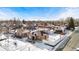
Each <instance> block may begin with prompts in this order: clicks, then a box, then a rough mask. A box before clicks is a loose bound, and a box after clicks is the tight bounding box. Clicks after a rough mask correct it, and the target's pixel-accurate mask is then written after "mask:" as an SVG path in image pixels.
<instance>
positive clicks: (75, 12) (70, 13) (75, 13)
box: [55, 8, 79, 19]
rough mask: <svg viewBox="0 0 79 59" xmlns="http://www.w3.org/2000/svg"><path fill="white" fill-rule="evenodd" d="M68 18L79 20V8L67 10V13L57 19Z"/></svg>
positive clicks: (61, 14)
mask: <svg viewBox="0 0 79 59" xmlns="http://www.w3.org/2000/svg"><path fill="white" fill-rule="evenodd" d="M66 17H74V18H79V8H65V11H64V12H62V13H60V14H59V15H57V16H56V18H55V19H60V18H66Z"/></svg>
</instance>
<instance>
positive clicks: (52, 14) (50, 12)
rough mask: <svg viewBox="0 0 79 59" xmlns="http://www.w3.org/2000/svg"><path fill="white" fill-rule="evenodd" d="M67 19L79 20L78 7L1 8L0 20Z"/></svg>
mask: <svg viewBox="0 0 79 59" xmlns="http://www.w3.org/2000/svg"><path fill="white" fill-rule="evenodd" d="M66 17H74V18H79V8H78V7H73V8H72V7H68V8H67V7H0V20H9V19H13V18H17V19H18V18H19V19H21V20H23V19H25V20H36V21H38V20H45V21H46V20H59V19H65V18H66Z"/></svg>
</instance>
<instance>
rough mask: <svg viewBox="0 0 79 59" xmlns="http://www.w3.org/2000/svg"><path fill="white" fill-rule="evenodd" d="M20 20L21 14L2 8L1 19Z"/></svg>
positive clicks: (0, 11)
mask: <svg viewBox="0 0 79 59" xmlns="http://www.w3.org/2000/svg"><path fill="white" fill-rule="evenodd" d="M14 17H16V18H18V17H20V15H19V13H17V12H15V11H13V10H11V9H9V8H0V19H3V20H5V19H7V20H8V19H12V18H14Z"/></svg>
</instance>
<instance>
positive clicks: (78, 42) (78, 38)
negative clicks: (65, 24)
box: [63, 28, 79, 51]
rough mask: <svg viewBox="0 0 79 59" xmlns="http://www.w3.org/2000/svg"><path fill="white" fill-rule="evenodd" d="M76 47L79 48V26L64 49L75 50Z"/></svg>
mask: <svg viewBox="0 0 79 59" xmlns="http://www.w3.org/2000/svg"><path fill="white" fill-rule="evenodd" d="M76 48H79V28H78V29H77V30H75V31H74V32H73V34H72V35H71V39H70V41H69V42H68V43H67V45H66V46H65V48H64V49H63V51H73V50H74V49H76Z"/></svg>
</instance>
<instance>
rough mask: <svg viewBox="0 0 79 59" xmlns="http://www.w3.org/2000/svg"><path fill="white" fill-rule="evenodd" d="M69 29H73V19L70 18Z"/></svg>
mask: <svg viewBox="0 0 79 59" xmlns="http://www.w3.org/2000/svg"><path fill="white" fill-rule="evenodd" d="M69 28H70V29H73V30H74V29H75V25H74V19H73V18H72V17H70V19H69Z"/></svg>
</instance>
